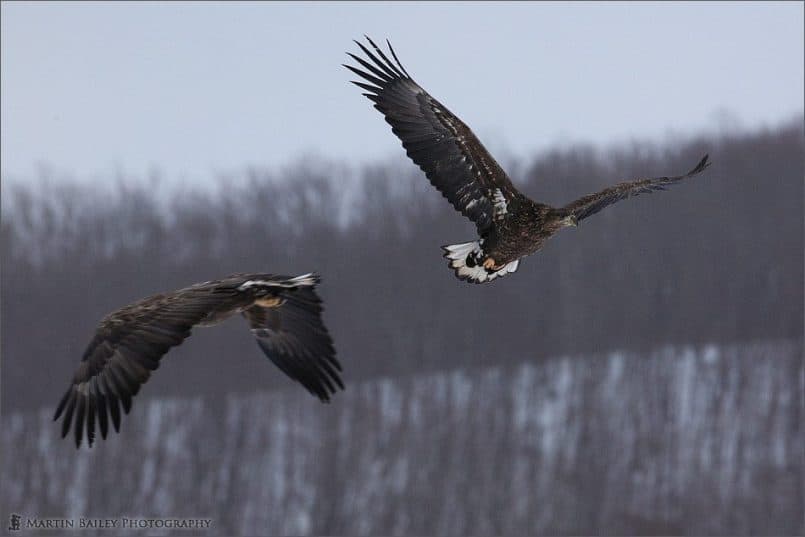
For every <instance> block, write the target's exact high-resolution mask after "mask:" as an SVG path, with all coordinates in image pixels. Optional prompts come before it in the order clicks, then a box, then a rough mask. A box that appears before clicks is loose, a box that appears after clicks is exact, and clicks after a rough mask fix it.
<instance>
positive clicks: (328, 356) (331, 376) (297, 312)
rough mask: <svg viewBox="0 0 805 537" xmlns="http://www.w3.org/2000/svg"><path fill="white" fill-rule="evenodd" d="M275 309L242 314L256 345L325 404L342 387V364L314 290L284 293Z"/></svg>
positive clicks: (257, 307)
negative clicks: (255, 340) (322, 316)
mask: <svg viewBox="0 0 805 537" xmlns="http://www.w3.org/2000/svg"><path fill="white" fill-rule="evenodd" d="M279 298H281V299H282V302H281V303H280V304H279V305H277V306H275V307H262V306H259V305H255V306H252V307H251V308H248V309H246V310H245V311H244V312H243V315H244V317H246V319H247V320H248V322H249V326H250V327H251V331H252V334H254V336H255V338H257V344H258V345H259V346H260V348H261V349H262V350H263V352H264V353H265V354H266V356H268V358H269V359H270V360H271V361H272V362H274V364H276V365H277V367H279V368H280V369H281V370H282V371H283V372H284V373H285V374H286V375H288V376H289V377H290V378H292V379H293V380H295V381H297V382H299V383H300V384H302V385H303V386H304V387H305V388H306V389H307V390H308V391H309V392H310V393H312V394H313V395H315V396H317V397H318V398H319V399H321V400H322V401H329V399H330V396H331V395H332V394H333V393H335V391H336V390H337V389H338V388H340V389H343V388H344V384H343V382H342V381H341V376H340V372H341V365H340V364H339V363H338V360H336V358H335V349H334V347H333V341H332V338H331V337H330V334H329V333H328V331H327V328H326V327H325V326H324V323H323V322H322V318H321V312H322V306H321V300H320V299H319V297H318V295H317V294H316V292H315V291H314V290H313V288H312V287H299V288H296V289H290V290H284V291H283V292H282V293H281V294H280V295H279Z"/></svg>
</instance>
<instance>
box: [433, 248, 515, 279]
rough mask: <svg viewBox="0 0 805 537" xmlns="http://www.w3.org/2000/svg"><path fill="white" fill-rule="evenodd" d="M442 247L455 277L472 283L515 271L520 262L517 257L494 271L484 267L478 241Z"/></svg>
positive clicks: (482, 254)
mask: <svg viewBox="0 0 805 537" xmlns="http://www.w3.org/2000/svg"><path fill="white" fill-rule="evenodd" d="M442 249H443V250H444V252H445V253H444V257H446V258H447V259H449V260H450V263H449V264H448V266H449V267H450V268H452V269H453V270H454V271H455V273H456V277H457V278H459V279H461V280H467V281H470V282H472V283H486V282H491V281H492V280H494V279H495V278H500V277H503V276H505V275H506V274H509V273H510V272H514V271H516V270H517V267H518V265H519V264H520V260H519V259H517V260H515V261H512V262H511V263H508V264H506V265H504V266H503V267H502V268H500V269H499V270H496V271H491V270H488V269H486V268H484V266H483V260H484V252H483V250H482V249H481V245H480V243H479V242H478V241H473V242H464V243H461V244H449V245H447V246H442Z"/></svg>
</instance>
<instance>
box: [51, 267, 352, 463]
mask: <svg viewBox="0 0 805 537" xmlns="http://www.w3.org/2000/svg"><path fill="white" fill-rule="evenodd" d="M317 283H319V278H318V276H316V275H314V274H303V275H301V276H297V277H295V278H291V277H288V276H274V275H271V274H233V275H231V276H227V277H226V278H223V279H221V280H214V281H209V282H203V283H198V284H195V285H193V286H191V287H186V288H184V289H179V290H178V291H173V292H171V293H164V294H158V295H154V296H151V297H148V298H144V299H142V300H140V301H138V302H135V303H133V304H130V305H128V306H125V307H123V308H121V309H119V310H117V311H115V312H112V313H110V314H109V315H107V316H106V317H104V318H103V320H101V322H100V325H99V326H98V329H97V330H96V332H95V337H93V338H92V341H91V342H90V344H89V346H88V347H87V349H86V351H84V356H83V357H82V358H81V365H80V366H79V367H78V370H77V371H76V373H75V376H74V377H73V381H72V382H71V384H70V387H69V388H68V390H67V393H65V394H64V397H62V400H61V402H60V403H59V406H58V408H56V413H55V415H54V416H53V419H54V421H55V420H58V419H59V416H61V415H62V414H64V421H63V423H62V438H64V437H65V436H67V433H68V432H69V431H70V426H71V425H72V424H74V430H75V445H76V447H80V445H81V439H82V436H83V431H84V427H85V426H86V432H87V442H88V443H89V445H90V446H92V442H93V440H94V439H95V423H96V421H97V424H98V428H99V430H100V432H101V436H102V437H103V438H106V433H107V431H108V429H109V425H108V418H109V417H111V420H112V425H113V426H114V428H115V431H120V407H121V406H122V407H123V412H124V413H126V414H128V413H129V410H130V409H131V398H132V397H133V396H135V395H136V394H137V392H138V391H139V390H140V385H141V384H143V383H144V382H145V381H147V380H148V377H149V376H150V375H151V371H154V370H156V369H157V368H158V367H159V361H160V359H161V358H162V356H163V355H164V354H165V353H166V352H168V350H169V349H170V348H171V347H175V346H177V345H180V344H181V343H182V341H184V339H185V338H186V337H188V336H189V335H190V331H191V330H192V329H193V327H195V326H211V325H213V324H216V323H218V322H220V321H222V320H224V319H226V318H227V317H229V316H231V315H234V314H236V313H240V314H242V315H243V316H244V317H245V318H246V321H247V322H248V323H249V328H250V329H251V332H252V335H253V336H254V337H255V338H256V339H257V344H258V345H259V346H260V348H261V349H262V350H263V352H264V353H265V355H266V356H268V358H269V359H270V360H271V361H272V362H274V364H276V365H277V367H279V368H280V369H281V370H282V371H283V372H284V373H285V374H286V375H288V376H289V377H291V378H292V379H293V380H295V381H297V382H299V383H301V384H302V385H303V386H304V387H305V388H306V389H307V390H308V391H309V392H310V393H312V394H313V395H315V396H316V397H318V398H319V399H320V400H322V401H324V402H327V401H329V399H330V395H332V394H333V393H335V391H336V390H337V388H341V389H343V388H344V384H343V383H342V381H341V376H340V371H341V365H340V364H339V363H338V360H337V359H336V358H335V350H334V348H333V341H332V339H331V338H330V334H329V333H328V332H327V328H326V327H325V326H324V323H323V322H322V319H321V312H322V305H321V300H320V299H319V297H318V295H317V294H316V291H315V286H316V284H317Z"/></svg>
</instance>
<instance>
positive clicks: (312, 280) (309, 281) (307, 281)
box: [288, 272, 319, 287]
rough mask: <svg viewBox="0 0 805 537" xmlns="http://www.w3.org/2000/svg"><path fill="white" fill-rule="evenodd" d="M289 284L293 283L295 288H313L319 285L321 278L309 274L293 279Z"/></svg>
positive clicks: (311, 273)
mask: <svg viewBox="0 0 805 537" xmlns="http://www.w3.org/2000/svg"><path fill="white" fill-rule="evenodd" d="M288 282H289V283H293V284H294V285H295V286H301V287H311V286H313V285H316V284H317V283H319V276H318V275H317V274H314V273H313V272H308V273H307V274H302V275H300V276H296V277H295V278H291V279H290V280H288Z"/></svg>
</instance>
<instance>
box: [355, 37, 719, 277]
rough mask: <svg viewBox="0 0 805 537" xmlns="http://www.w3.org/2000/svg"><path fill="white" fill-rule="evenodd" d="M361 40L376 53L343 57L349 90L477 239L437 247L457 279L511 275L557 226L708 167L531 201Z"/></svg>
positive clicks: (397, 67) (463, 130)
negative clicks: (353, 77) (376, 114)
mask: <svg viewBox="0 0 805 537" xmlns="http://www.w3.org/2000/svg"><path fill="white" fill-rule="evenodd" d="M366 39H367V41H368V42H369V45H370V46H371V47H372V49H373V50H374V53H372V52H371V51H370V50H369V49H368V48H367V47H365V46H364V45H363V44H361V43H359V42H357V41H356V42H355V43H357V45H358V46H359V47H360V49H361V50H362V51H363V53H364V54H365V55H366V58H365V59H364V58H360V57H358V56H356V55H355V54H351V53H347V54H349V56H350V57H352V59H354V60H355V61H356V62H358V64H360V66H361V67H362V68H363V69H359V68H356V67H354V66H351V65H344V67H346V68H347V69H349V70H351V71H352V72H354V73H355V74H357V75H358V76H360V77H361V78H362V79H363V81H361V82H356V81H352V83H353V84H355V85H357V86H358V87H360V88H361V89H364V90H366V92H367V93H364V94H363V95H365V96H366V97H368V98H369V99H370V100H372V101H373V102H374V103H375V104H374V107H375V108H377V109H378V110H379V111H380V112H381V113H382V114H383V115H384V116H385V118H386V121H387V122H388V123H389V124H390V125H391V130H392V132H394V134H396V135H397V137H398V138H399V139H400V140H401V141H402V145H403V147H404V148H405V150H406V153H407V154H408V156H409V157H410V158H411V160H413V161H414V163H415V164H417V165H418V166H419V167H420V168H421V169H422V171H424V172H425V175H426V176H427V177H428V179H429V180H430V182H431V183H432V184H433V186H435V187H436V188H437V189H438V190H439V191H440V192H441V193H442V194H443V195H444V196H445V197H446V198H447V199H448V201H450V203H451V204H452V205H453V207H455V209H456V210H458V211H460V212H461V214H463V215H464V216H466V217H467V218H469V219H470V220H472V221H473V222H474V223H475V225H476V227H477V230H478V235H479V238H478V240H476V241H472V242H465V243H463V244H451V245H449V246H443V247H442V248H443V249H444V250H445V257H446V258H447V259H448V260H449V266H450V267H451V268H452V269H454V270H455V273H456V276H457V277H458V278H460V279H462V280H467V281H470V282H473V283H485V282H491V281H493V280H495V279H496V278H498V277H502V276H505V275H506V274H508V273H510V272H514V271H516V270H517V266H518V265H519V263H520V259H521V258H523V257H525V256H527V255H530V254H533V253H534V252H536V251H538V250H539V249H540V248H542V245H543V244H544V243H545V241H546V240H548V239H549V238H550V237H551V236H553V235H554V234H555V233H556V232H557V231H559V230H560V229H562V228H563V227H566V226H578V224H579V222H580V221H581V220H584V219H585V218H587V217H588V216H592V215H593V214H595V213H597V212H598V211H600V210H601V209H603V208H604V207H606V206H608V205H611V204H613V203H615V202H618V201H620V200H622V199H626V198H629V197H631V196H636V195H638V194H643V193H649V192H652V191H655V190H665V187H666V186H667V185H670V184H673V183H676V182H678V181H682V180H683V179H687V178H688V177H692V176H694V175H696V174H698V173H700V172H701V171H702V170H704V169H705V168H706V167H707V166H708V165H709V163H708V162H707V158H708V157H707V155H705V156H704V158H703V159H702V160H701V161H700V162H699V163H698V164H697V165H696V166H695V167H694V168H693V169H692V170H691V171H689V172H688V173H686V174H685V175H679V176H676V177H657V178H653V179H639V180H637V181H632V182H626V183H620V184H617V185H615V186H611V187H609V188H607V189H604V190H602V191H601V192H598V193H596V194H591V195H589V196H584V197H583V198H580V199H578V200H576V201H574V202H572V203H570V204H568V205H566V206H564V207H551V206H550V205H546V204H543V203H538V202H535V201H532V200H531V199H529V198H527V197H526V196H524V195H523V194H521V193H520V192H519V191H518V190H517V189H516V188H515V187H514V185H513V184H512V182H511V180H510V179H509V177H508V176H507V175H506V172H504V171H503V169H502V168H501V167H500V165H499V164H498V163H497V162H495V159H494V158H492V155H490V154H489V152H488V151H487V150H486V149H485V148H484V146H483V145H481V142H480V141H479V140H478V138H477V137H476V136H475V134H473V132H472V131H471V130H470V129H469V127H467V125H465V124H464V123H463V122H462V121H461V120H460V119H459V118H457V117H456V116H455V115H453V114H452V113H451V112H450V110H448V109H447V108H446V107H445V106H444V105H443V104H441V103H440V102H439V101H437V100H436V99H434V98H433V97H431V96H430V94H428V92H427V91H425V90H424V89H422V87H420V86H419V84H417V83H416V82H414V80H413V79H412V78H411V76H410V75H409V74H408V72H407V71H406V70H405V68H404V67H403V66H402V64H401V63H400V60H399V59H397V55H396V54H395V53H394V49H392V48H391V44H390V43H389V42H388V41H386V44H387V45H388V49H389V52H390V53H391V56H392V57H393V58H394V61H393V62H392V61H391V60H390V59H389V57H388V56H387V55H386V54H384V53H383V51H382V50H381V49H380V48H379V47H378V46H377V45H375V43H374V42H373V41H372V40H371V39H369V38H368V37H367V38H366Z"/></svg>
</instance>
